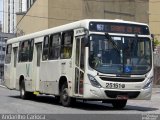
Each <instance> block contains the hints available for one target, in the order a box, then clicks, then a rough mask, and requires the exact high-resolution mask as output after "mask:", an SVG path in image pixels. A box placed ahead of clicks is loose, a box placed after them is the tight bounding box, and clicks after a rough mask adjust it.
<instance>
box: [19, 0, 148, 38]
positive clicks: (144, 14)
mask: <svg viewBox="0 0 160 120" xmlns="http://www.w3.org/2000/svg"><path fill="white" fill-rule="evenodd" d="M148 10H149V0H123V1H122V0H45V1H44V0H36V1H35V3H34V4H33V5H32V7H31V8H30V9H29V10H28V11H27V12H26V14H25V15H19V14H17V29H19V30H21V31H17V33H18V35H24V34H28V33H32V32H36V31H40V30H44V29H47V28H52V27H55V26H59V25H62V24H66V23H70V22H73V21H77V20H81V19H86V18H95V19H123V20H129V21H137V22H144V23H149V19H148V16H149V15H148ZM19 32H21V33H19ZM22 33H23V34H22Z"/></svg>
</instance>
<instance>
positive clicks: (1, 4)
mask: <svg viewBox="0 0 160 120" xmlns="http://www.w3.org/2000/svg"><path fill="white" fill-rule="evenodd" d="M2 11H3V0H0V21H1V23H2V20H3V13H2Z"/></svg>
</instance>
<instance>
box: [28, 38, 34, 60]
mask: <svg viewBox="0 0 160 120" xmlns="http://www.w3.org/2000/svg"><path fill="white" fill-rule="evenodd" d="M33 50H34V39H31V40H30V41H29V61H30V62H31V61H32V59H33Z"/></svg>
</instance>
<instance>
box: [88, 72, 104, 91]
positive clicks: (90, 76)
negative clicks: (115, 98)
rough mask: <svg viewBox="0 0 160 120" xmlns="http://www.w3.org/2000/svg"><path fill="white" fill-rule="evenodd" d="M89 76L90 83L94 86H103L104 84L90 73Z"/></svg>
mask: <svg viewBox="0 0 160 120" xmlns="http://www.w3.org/2000/svg"><path fill="white" fill-rule="evenodd" d="M88 78H89V81H90V83H91V84H92V85H93V86H94V87H97V88H101V87H102V86H101V85H100V84H99V82H98V81H97V80H96V79H95V78H94V77H93V76H92V75H90V74H88Z"/></svg>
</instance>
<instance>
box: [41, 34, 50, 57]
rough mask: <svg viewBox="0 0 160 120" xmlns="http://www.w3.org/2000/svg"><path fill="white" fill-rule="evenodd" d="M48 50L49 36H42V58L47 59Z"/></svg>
mask: <svg viewBox="0 0 160 120" xmlns="http://www.w3.org/2000/svg"><path fill="white" fill-rule="evenodd" d="M48 52H49V36H48V35H47V36H45V37H44V41H43V55H42V60H47V59H48Z"/></svg>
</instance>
